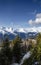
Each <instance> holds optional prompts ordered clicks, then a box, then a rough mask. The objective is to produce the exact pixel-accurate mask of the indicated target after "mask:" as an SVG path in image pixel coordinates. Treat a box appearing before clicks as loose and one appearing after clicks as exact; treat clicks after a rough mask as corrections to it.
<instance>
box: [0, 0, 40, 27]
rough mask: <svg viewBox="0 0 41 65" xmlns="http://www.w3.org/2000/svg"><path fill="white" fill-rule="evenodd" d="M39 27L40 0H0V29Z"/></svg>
mask: <svg viewBox="0 0 41 65" xmlns="http://www.w3.org/2000/svg"><path fill="white" fill-rule="evenodd" d="M2 26H3V27H13V28H21V27H22V28H27V27H41V0H0V27H2Z"/></svg>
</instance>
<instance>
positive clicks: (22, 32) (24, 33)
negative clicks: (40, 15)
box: [0, 27, 41, 40]
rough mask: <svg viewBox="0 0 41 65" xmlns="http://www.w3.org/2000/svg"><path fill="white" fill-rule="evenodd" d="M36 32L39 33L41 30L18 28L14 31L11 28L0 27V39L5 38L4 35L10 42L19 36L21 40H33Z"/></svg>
mask: <svg viewBox="0 0 41 65" xmlns="http://www.w3.org/2000/svg"><path fill="white" fill-rule="evenodd" d="M38 32H41V28H38V29H37V28H25V29H24V28H19V29H15V30H14V29H13V28H6V27H1V28H0V39H3V38H5V36H6V35H8V37H9V39H10V40H13V39H14V38H15V37H16V35H19V37H21V38H22V39H26V38H35V37H36V36H37V33H38Z"/></svg>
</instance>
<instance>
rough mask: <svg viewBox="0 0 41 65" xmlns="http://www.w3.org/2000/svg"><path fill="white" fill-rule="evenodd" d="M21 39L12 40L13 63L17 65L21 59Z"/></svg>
mask: <svg viewBox="0 0 41 65" xmlns="http://www.w3.org/2000/svg"><path fill="white" fill-rule="evenodd" d="M21 42H22V41H21V39H20V37H18V36H17V37H16V39H15V40H14V47H13V55H14V57H15V62H17V63H19V62H20V59H21V44H20V43H21Z"/></svg>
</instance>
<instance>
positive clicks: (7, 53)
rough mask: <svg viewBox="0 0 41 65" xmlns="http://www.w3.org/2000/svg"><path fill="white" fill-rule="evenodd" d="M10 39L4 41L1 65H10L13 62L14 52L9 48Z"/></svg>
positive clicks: (0, 58)
mask: <svg viewBox="0 0 41 65" xmlns="http://www.w3.org/2000/svg"><path fill="white" fill-rule="evenodd" d="M9 45H10V43H9V39H8V38H7V37H6V38H5V40H4V41H3V48H2V50H1V57H0V63H1V65H9V64H10V63H11V61H12V52H11V49H10V47H9Z"/></svg>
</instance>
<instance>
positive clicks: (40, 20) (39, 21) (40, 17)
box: [28, 13, 41, 25]
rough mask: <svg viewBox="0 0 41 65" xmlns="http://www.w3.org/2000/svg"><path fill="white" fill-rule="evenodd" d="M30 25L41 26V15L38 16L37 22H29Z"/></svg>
mask: <svg viewBox="0 0 41 65" xmlns="http://www.w3.org/2000/svg"><path fill="white" fill-rule="evenodd" d="M28 22H29V24H30V25H33V24H41V13H40V14H36V18H35V20H32V19H31V20H29V21H28Z"/></svg>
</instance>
